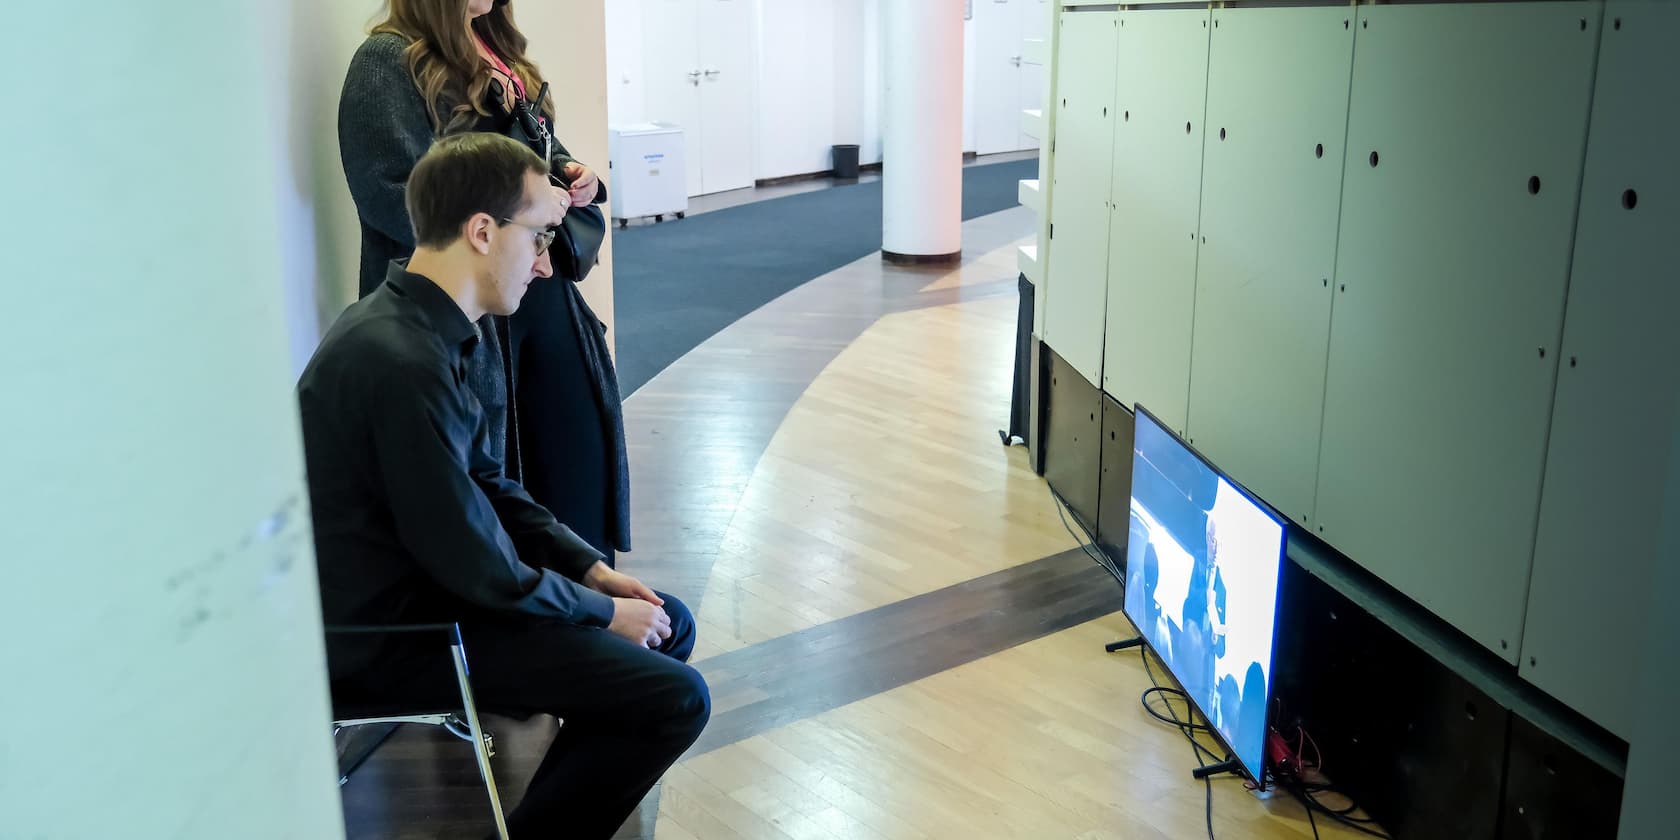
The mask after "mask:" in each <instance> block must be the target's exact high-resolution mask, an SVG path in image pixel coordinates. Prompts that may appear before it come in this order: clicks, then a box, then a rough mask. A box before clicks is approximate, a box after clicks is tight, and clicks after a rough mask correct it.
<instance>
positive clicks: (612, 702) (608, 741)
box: [387, 593, 712, 840]
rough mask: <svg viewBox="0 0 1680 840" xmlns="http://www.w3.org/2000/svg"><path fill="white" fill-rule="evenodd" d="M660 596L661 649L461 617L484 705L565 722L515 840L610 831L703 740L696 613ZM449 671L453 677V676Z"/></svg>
mask: <svg viewBox="0 0 1680 840" xmlns="http://www.w3.org/2000/svg"><path fill="white" fill-rule="evenodd" d="M660 597H662V598H664V599H665V612H666V613H667V614H669V615H670V617H671V638H670V639H668V640H666V642H665V643H664V644H663V645H661V646H660V648H659V649H658V650H648V649H646V648H642V647H638V646H636V645H635V644H632V643H631V642H629V641H626V640H625V639H623V638H621V637H619V636H616V635H613V634H612V633H608V632H607V631H605V630H597V629H591V628H586V627H579V626H576V625H569V624H557V623H554V624H531V623H528V622H520V623H514V622H505V621H498V620H476V621H475V620H467V621H462V622H461V636H462V641H463V643H464V644H465V646H466V651H467V667H468V671H469V673H470V677H471V680H472V686H473V697H474V699H475V700H476V701H477V702H478V705H479V707H480V708H482V709H484V710H486V711H492V712H498V713H502V714H510V715H516V716H517V715H528V714H536V713H542V714H551V715H554V716H556V717H559V718H560V719H561V720H563V721H564V723H563V724H562V725H561V727H560V731H559V734H558V735H556V736H555V738H554V743H553V744H552V745H551V746H550V747H549V748H548V753H547V755H545V756H544V757H543V760H542V763H541V764H540V765H538V767H537V772H536V774H535V775H533V776H532V777H531V784H530V786H529V787H528V788H527V789H526V791H525V798H524V799H523V800H521V801H520V803H519V805H518V806H517V807H515V808H514V809H513V811H512V812H510V813H509V814H508V831H509V833H510V834H511V835H512V836H513V838H514V840H539V838H540V840H553V838H568V840H570V838H577V839H578V840H591V838H602V840H606V838H611V837H612V835H613V833H614V832H616V831H617V830H618V828H619V826H621V825H623V824H624V821H625V820H626V819H627V818H628V817H629V816H630V813H631V812H632V811H634V810H635V808H636V806H637V805H638V804H639V803H640V802H641V801H642V798H643V797H644V796H645V795H646V794H647V792H648V790H649V789H650V788H652V787H653V784H654V783H655V782H657V781H658V780H659V777H660V776H661V775H663V774H664V772H665V770H666V768H668V767H670V766H671V764H672V763H673V762H675V761H676V760H677V758H678V757H680V756H681V755H682V754H683V751H684V750H686V749H688V747H689V746H690V745H691V744H693V743H694V741H695V739H696V738H699V737H700V732H701V730H702V729H704V728H705V726H706V721H707V720H708V719H709V718H710V717H711V712H712V700H711V694H710V692H709V691H708V689H707V688H706V681H705V679H704V678H702V677H701V676H700V673H699V672H698V671H696V670H694V669H693V668H692V667H690V666H688V665H687V664H685V662H686V661H687V660H688V657H689V654H691V653H693V651H694V616H693V615H692V614H690V613H689V610H688V607H687V606H686V605H684V604H683V603H682V602H681V601H678V600H677V599H675V598H673V597H671V596H670V595H666V594H664V593H660ZM439 676H440V675H435V674H433V675H425V674H421V673H419V672H418V671H413V670H411V671H410V672H409V673H407V674H403V675H393V677H394V678H395V679H401V680H407V679H416V680H425V681H426V682H424V683H421V685H436V684H437V682H436V681H437V680H438V679H439ZM442 676H443V677H446V678H447V681H448V682H449V683H452V682H453V680H454V676H453V673H452V672H451V673H449V674H445V675H442ZM387 686H389V687H390V688H391V689H396V686H393V685H390V683H387Z"/></svg>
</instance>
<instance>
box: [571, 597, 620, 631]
mask: <svg viewBox="0 0 1680 840" xmlns="http://www.w3.org/2000/svg"><path fill="white" fill-rule="evenodd" d="M581 595H582V597H581V598H580V599H579V600H578V608H579V609H580V610H582V611H583V615H582V616H581V617H580V618H579V620H578V622H577V623H579V624H582V625H584V626H586V627H606V626H607V625H609V624H612V620H613V610H614V607H613V599H611V598H609V597H607V596H605V595H602V594H601V593H599V592H596V591H595V590H593V589H587V588H584V589H583V590H582V592H581Z"/></svg>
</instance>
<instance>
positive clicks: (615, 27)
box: [605, 0, 647, 125]
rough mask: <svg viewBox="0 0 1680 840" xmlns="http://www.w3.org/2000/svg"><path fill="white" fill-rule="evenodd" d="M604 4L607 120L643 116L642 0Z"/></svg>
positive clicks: (636, 119) (630, 120) (618, 121)
mask: <svg viewBox="0 0 1680 840" xmlns="http://www.w3.org/2000/svg"><path fill="white" fill-rule="evenodd" d="M605 5H606V13H607V18H606V28H607V31H606V44H607V124H608V125H627V124H630V123H638V122H645V121H646V120H647V114H646V110H647V95H646V93H645V89H646V88H645V84H646V83H645V82H644V81H643V80H642V75H643V73H645V72H646V71H645V69H644V68H643V65H642V49H643V45H642V0H611V2H608V3H606V4H605Z"/></svg>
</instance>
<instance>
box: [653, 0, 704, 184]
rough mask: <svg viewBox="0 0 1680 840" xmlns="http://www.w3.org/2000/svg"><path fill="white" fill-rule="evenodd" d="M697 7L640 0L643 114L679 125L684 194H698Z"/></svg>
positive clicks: (672, 0) (688, 0)
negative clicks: (644, 90)
mask: <svg viewBox="0 0 1680 840" xmlns="http://www.w3.org/2000/svg"><path fill="white" fill-rule="evenodd" d="M699 21H700V6H699V3H698V0H643V5H642V38H643V42H642V43H643V51H642V56H643V59H642V60H643V64H644V66H645V67H646V70H645V71H644V72H643V74H642V77H643V78H644V79H645V80H646V83H647V88H646V97H647V118H648V119H649V120H652V121H654V122H665V123H673V124H675V125H678V126H681V127H682V130H683V146H684V148H683V166H684V169H685V170H686V172H685V179H686V180H687V182H688V194H689V195H699V194H700V192H701V190H700V169H701V161H702V155H701V141H702V138H703V137H704V131H705V127H704V126H703V125H702V124H701V118H702V114H701V110H700V79H701V76H702V73H701V72H700V39H699V33H698V29H699Z"/></svg>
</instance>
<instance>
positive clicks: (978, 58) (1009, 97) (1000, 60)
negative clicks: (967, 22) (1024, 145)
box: [973, 0, 1037, 155]
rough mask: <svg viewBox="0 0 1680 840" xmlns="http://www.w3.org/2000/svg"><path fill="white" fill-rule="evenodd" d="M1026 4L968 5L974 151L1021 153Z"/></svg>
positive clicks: (996, 0)
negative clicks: (1023, 11)
mask: <svg viewBox="0 0 1680 840" xmlns="http://www.w3.org/2000/svg"><path fill="white" fill-rule="evenodd" d="M1028 5H1037V4H1036V3H1035V2H1032V0H974V103H973V104H974V146H975V151H976V152H978V153H979V154H982V155H990V154H996V153H998V152H1013V151H1015V150H1016V149H1019V148H1020V147H1021V69H1020V64H1021V18H1022V17H1023V16H1022V14H1021V13H1020V11H1019V8H1020V7H1022V6H1028Z"/></svg>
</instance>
